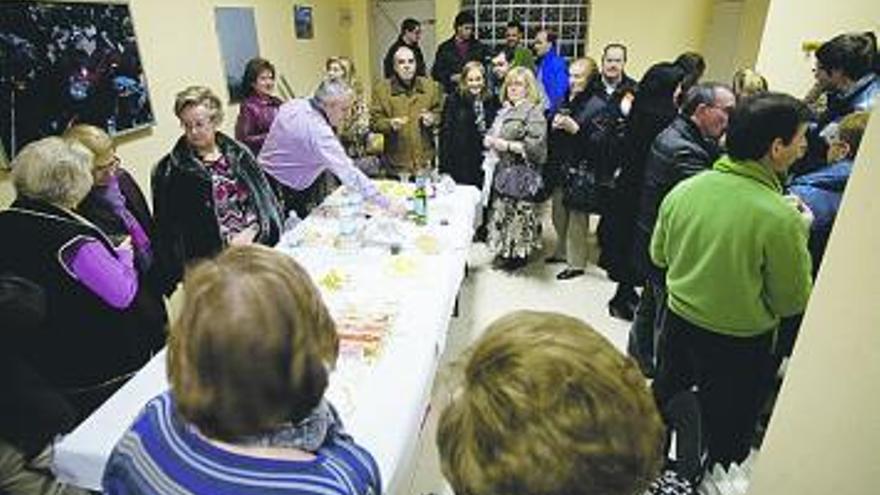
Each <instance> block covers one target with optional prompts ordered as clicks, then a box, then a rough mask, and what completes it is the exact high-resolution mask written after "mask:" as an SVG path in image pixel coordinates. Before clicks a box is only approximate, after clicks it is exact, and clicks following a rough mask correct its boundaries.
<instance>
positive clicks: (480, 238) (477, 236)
mask: <svg viewBox="0 0 880 495" xmlns="http://www.w3.org/2000/svg"><path fill="white" fill-rule="evenodd" d="M488 238H489V229H488V228H486V226H485V225H480V226H479V227H477V231H476V232H474V242H486V239H488Z"/></svg>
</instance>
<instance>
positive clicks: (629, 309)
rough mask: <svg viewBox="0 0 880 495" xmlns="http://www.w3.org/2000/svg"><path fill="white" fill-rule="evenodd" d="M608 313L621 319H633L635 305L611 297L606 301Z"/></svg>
mask: <svg viewBox="0 0 880 495" xmlns="http://www.w3.org/2000/svg"><path fill="white" fill-rule="evenodd" d="M608 314H610V315H611V316H613V317H614V318H619V319H621V320H626V321H633V318H635V315H636V306H635V304H632V303H629V302H626V301H621V300H620V299H612V300H610V301H608Z"/></svg>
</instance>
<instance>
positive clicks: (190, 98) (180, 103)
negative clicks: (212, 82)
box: [174, 86, 223, 125]
mask: <svg viewBox="0 0 880 495" xmlns="http://www.w3.org/2000/svg"><path fill="white" fill-rule="evenodd" d="M196 105H202V106H204V107H205V108H206V109H207V110H208V113H209V118H210V119H211V122H212V123H213V124H214V125H220V124H221V123H222V122H223V101H221V100H220V98H219V97H218V96H217V95H215V94H214V92H213V91H211V89H210V88H207V87H205V86H189V87H188V88H186V89H184V90H183V91H181V92H179V93H177V96H175V98H174V115H176V116H177V118H178V119H179V118H180V114H182V113H183V111H184V110H185V109H186V108H187V107H191V106H196Z"/></svg>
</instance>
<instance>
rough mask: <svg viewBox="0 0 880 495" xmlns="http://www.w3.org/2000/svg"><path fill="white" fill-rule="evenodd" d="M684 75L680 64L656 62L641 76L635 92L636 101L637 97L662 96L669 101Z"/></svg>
mask: <svg viewBox="0 0 880 495" xmlns="http://www.w3.org/2000/svg"><path fill="white" fill-rule="evenodd" d="M684 77H685V70H684V69H683V68H682V67H681V66H680V65H678V64H674V63H672V62H660V63H656V64H654V65H652V66H651V67H650V68H649V69H648V70H647V71H646V72H645V75H644V76H642V80H641V81H640V82H639V88H638V91H637V92H636V101H638V99H639V98H643V99H644V98H662V99H664V101H667V100H668V101H669V102H670V103H671V102H672V94H673V93H675V88H676V87H678V84H679V83H680V82H681V80H682V79H683V78H684Z"/></svg>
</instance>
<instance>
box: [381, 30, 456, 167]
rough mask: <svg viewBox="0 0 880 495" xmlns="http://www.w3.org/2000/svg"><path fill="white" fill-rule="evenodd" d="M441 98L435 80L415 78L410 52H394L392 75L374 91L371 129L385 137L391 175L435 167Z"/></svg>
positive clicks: (404, 47)
mask: <svg viewBox="0 0 880 495" xmlns="http://www.w3.org/2000/svg"><path fill="white" fill-rule="evenodd" d="M441 107H442V97H441V93H440V88H439V87H438V86H437V83H436V82H435V81H432V80H431V79H428V78H426V77H421V76H416V61H415V56H414V55H413V52H412V50H411V49H409V48H408V47H406V46H401V47H399V48H398V49H397V51H396V52H395V53H394V74H393V75H392V76H391V77H390V78H389V79H387V80H385V81H384V82H382V83H381V84H379V85H378V86H377V87H376V89H375V90H374V92H373V105H372V108H371V109H370V117H371V119H370V120H371V121H372V123H373V130H374V131H375V132H379V133H382V134H383V135H384V136H385V156H386V158H387V160H388V163H389V166H390V167H391V170H390V173H391V174H392V175H398V176H400V175H401V174H413V173H418V172H419V171H421V170H424V169H429V168H433V166H434V130H435V128H436V127H437V126H438V125H439V124H440V110H441Z"/></svg>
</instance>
